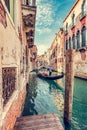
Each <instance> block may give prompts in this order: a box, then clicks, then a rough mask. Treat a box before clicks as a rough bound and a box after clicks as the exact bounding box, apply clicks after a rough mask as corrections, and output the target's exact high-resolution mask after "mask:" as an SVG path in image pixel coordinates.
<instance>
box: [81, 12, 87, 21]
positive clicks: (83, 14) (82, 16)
mask: <svg viewBox="0 0 87 130" xmlns="http://www.w3.org/2000/svg"><path fill="white" fill-rule="evenodd" d="M86 16H87V11H84V12H81V13H80V17H79V18H80V20H82V19H83V18H84V17H86Z"/></svg>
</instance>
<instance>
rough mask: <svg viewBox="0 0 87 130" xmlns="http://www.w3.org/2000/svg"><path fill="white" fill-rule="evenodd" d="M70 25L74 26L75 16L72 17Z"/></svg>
mask: <svg viewBox="0 0 87 130" xmlns="http://www.w3.org/2000/svg"><path fill="white" fill-rule="evenodd" d="M72 25H75V14H73V15H72Z"/></svg>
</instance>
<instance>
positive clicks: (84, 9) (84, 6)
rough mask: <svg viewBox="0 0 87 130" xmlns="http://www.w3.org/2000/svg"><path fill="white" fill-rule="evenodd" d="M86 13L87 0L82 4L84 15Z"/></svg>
mask: <svg viewBox="0 0 87 130" xmlns="http://www.w3.org/2000/svg"><path fill="white" fill-rule="evenodd" d="M85 11H86V0H84V1H83V3H82V15H84V13H85Z"/></svg>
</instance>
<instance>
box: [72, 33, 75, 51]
mask: <svg viewBox="0 0 87 130" xmlns="http://www.w3.org/2000/svg"><path fill="white" fill-rule="evenodd" d="M72 45H73V49H75V34H73V36H72Z"/></svg>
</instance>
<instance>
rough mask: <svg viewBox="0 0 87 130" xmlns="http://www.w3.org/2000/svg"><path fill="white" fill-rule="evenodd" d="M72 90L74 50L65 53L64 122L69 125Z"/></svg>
mask: <svg viewBox="0 0 87 130" xmlns="http://www.w3.org/2000/svg"><path fill="white" fill-rule="evenodd" d="M73 89H74V50H67V51H66V76H65V101H64V122H65V123H67V124H68V125H70V123H71V118H72V102H73Z"/></svg>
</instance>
